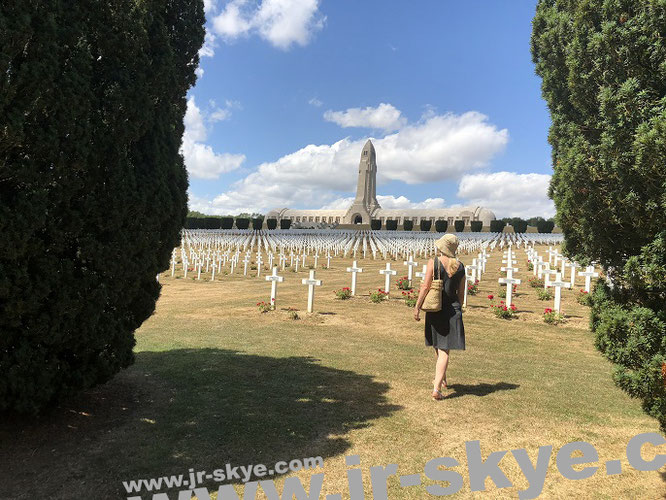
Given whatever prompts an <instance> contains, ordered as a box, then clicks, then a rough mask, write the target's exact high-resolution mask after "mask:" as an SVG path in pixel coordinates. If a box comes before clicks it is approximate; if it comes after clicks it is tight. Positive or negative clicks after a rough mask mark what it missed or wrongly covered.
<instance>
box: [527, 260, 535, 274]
mask: <svg viewBox="0 0 666 500" xmlns="http://www.w3.org/2000/svg"><path fill="white" fill-rule="evenodd" d="M527 270H528V271H534V264H532V261H531V260H528V261H527Z"/></svg>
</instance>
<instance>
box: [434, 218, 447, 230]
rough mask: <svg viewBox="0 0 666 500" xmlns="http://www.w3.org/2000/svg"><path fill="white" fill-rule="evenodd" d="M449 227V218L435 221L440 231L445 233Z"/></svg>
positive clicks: (436, 227)
mask: <svg viewBox="0 0 666 500" xmlns="http://www.w3.org/2000/svg"><path fill="white" fill-rule="evenodd" d="M448 228H449V221H447V220H436V221H435V231H437V232H438V233H445V232H446V230H447V229H448Z"/></svg>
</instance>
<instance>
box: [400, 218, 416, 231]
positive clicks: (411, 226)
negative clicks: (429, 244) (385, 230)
mask: <svg viewBox="0 0 666 500" xmlns="http://www.w3.org/2000/svg"><path fill="white" fill-rule="evenodd" d="M402 229H403V231H411V230H412V229H414V222H413V221H411V220H407V219H406V220H405V221H404V222H403V223H402Z"/></svg>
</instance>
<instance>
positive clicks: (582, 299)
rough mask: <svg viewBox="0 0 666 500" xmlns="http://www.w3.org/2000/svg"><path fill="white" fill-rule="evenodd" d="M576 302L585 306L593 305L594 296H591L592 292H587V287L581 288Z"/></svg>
mask: <svg viewBox="0 0 666 500" xmlns="http://www.w3.org/2000/svg"><path fill="white" fill-rule="evenodd" d="M576 302H578V303H579V304H581V305H584V306H591V305H592V297H590V294H589V293H587V292H586V291H585V289H581V290H580V292H578V295H577V296H576Z"/></svg>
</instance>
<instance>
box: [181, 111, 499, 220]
mask: <svg viewBox="0 0 666 500" xmlns="http://www.w3.org/2000/svg"><path fill="white" fill-rule="evenodd" d="M193 130H196V129H195V128H194V127H193ZM366 140H367V138H366V137H364V138H362V139H359V140H351V139H350V138H345V139H341V140H339V141H337V142H335V143H333V144H330V145H328V144H322V145H314V144H310V145H308V146H305V147H303V148H301V149H299V150H298V151H295V152H293V153H290V154H287V155H285V156H282V157H281V158H278V159H277V160H276V161H271V162H265V163H262V164H261V165H259V166H258V167H257V169H256V171H254V172H252V173H250V174H249V175H247V176H246V177H244V178H243V179H240V180H238V181H236V182H234V183H233V184H232V185H231V186H230V188H229V189H228V190H227V191H226V192H224V193H221V194H220V195H218V196H216V197H214V198H213V199H209V200H202V199H200V198H197V199H196V200H195V199H194V198H193V203H194V202H196V203H199V205H198V206H199V207H200V208H203V205H205V206H206V207H207V209H208V210H209V213H215V214H221V213H238V212H245V211H254V212H266V211H268V210H270V209H273V208H277V207H293V208H297V207H300V208H305V207H308V208H320V207H322V206H323V205H327V204H336V203H338V200H339V199H340V198H344V196H341V193H350V192H351V193H353V192H354V191H355V188H356V181H357V168H358V162H359V158H360V153H361V150H362V148H363V145H364V143H365V141H366ZM507 141H508V131H507V130H506V129H504V130H498V129H497V127H495V126H494V125H492V124H491V123H489V122H488V117H486V116H485V115H483V114H481V113H477V112H474V111H472V112H468V113H464V114H462V115H455V114H452V113H447V114H444V115H437V114H433V113H429V114H428V115H427V116H426V117H424V118H422V119H421V120H420V121H418V122H416V123H414V124H409V125H404V126H402V128H401V129H400V130H398V131H397V132H395V133H392V134H388V135H385V136H384V137H380V138H373V142H374V144H375V148H376V150H377V163H378V165H379V168H378V175H377V183H378V185H382V184H385V183H387V182H390V181H396V180H397V181H403V182H406V183H408V184H420V183H425V182H436V181H443V180H457V179H459V178H460V177H462V175H464V174H465V173H467V172H469V171H470V170H475V169H480V168H483V167H486V166H488V164H489V162H490V161H491V160H492V158H493V157H494V156H495V155H496V154H498V153H500V152H501V151H502V150H503V149H504V147H505V145H506V143H507ZM378 198H379V197H378ZM380 203H382V202H381V201H380ZM382 206H385V207H386V208H441V207H443V206H444V200H443V199H441V198H431V199H427V200H425V201H423V202H418V203H414V202H411V201H410V200H408V199H407V198H405V197H402V196H399V197H393V196H390V197H385V199H384V202H383V203H382Z"/></svg>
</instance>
